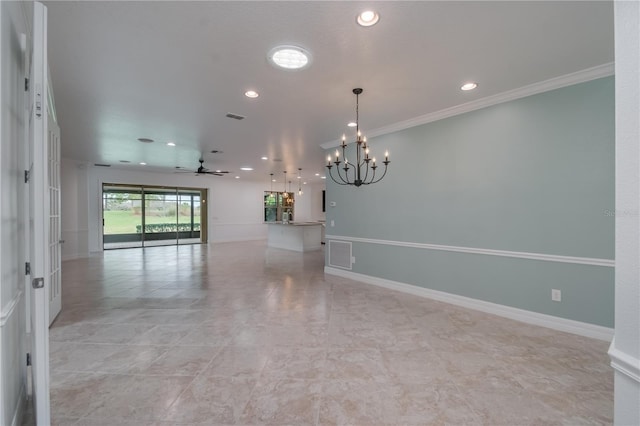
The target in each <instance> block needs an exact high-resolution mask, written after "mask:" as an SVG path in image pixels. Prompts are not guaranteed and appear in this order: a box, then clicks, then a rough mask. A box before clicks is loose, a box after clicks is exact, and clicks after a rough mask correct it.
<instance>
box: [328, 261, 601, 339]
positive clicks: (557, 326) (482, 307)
mask: <svg viewBox="0 0 640 426" xmlns="http://www.w3.org/2000/svg"><path fill="white" fill-rule="evenodd" d="M324 272H325V273H326V274H330V275H337V276H340V277H344V278H350V279H352V280H356V281H360V282H363V283H366V284H371V285H375V286H378V287H384V288H388V289H390V290H396V291H400V292H403V293H408V294H412V295H414V296H419V297H424V298H427V299H433V300H438V301H440V302H445V303H450V304H452V305H457V306H462V307H465V308H469V309H473V310H476V311H481V312H486V313H489V314H493V315H498V316H501V317H504V318H509V319H512V320H516V321H520V322H524V323H527V324H533V325H538V326H542V327H547V328H551V329H554V330H558V331H564V332H567V333H572V334H578V335H580V336H585V337H590V338H593V339H599V340H604V341H611V340H612V339H613V329H612V328H608V327H602V326H599V325H594V324H589V323H584V322H580V321H574V320H570V319H566V318H560V317H554V316H552V315H546V314H541V313H538V312H532V311H526V310H524V309H518V308H513V307H511V306H505V305H499V304H497V303H491V302H485V301H483V300H477V299H472V298H469V297H464V296H458V295H456V294H451V293H445V292H443V291H438V290H432V289H428V288H424V287H418V286H415V285H410V284H405V283H401V282H397V281H391V280H387V279H384V278H377V277H372V276H369V275H364V274H359V273H356V272H350V271H346V270H342V269H337V268H332V267H329V266H325V267H324Z"/></svg>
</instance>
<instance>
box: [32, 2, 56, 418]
mask: <svg viewBox="0 0 640 426" xmlns="http://www.w3.org/2000/svg"><path fill="white" fill-rule="evenodd" d="M32 36H33V43H32V51H31V53H32V57H31V72H30V76H29V98H30V108H29V113H30V114H29V160H30V161H29V171H28V174H29V175H28V186H29V247H30V255H29V262H30V264H31V277H30V278H31V286H30V288H29V291H30V301H31V309H30V317H31V318H30V322H31V341H30V343H31V348H30V354H31V368H32V378H33V379H32V385H33V388H32V389H33V393H32V397H33V404H34V413H35V417H36V423H37V424H38V425H48V424H50V423H51V414H50V400H49V289H50V284H49V280H50V274H49V271H50V266H49V256H48V255H49V244H48V242H49V222H50V218H49V182H48V172H47V169H48V166H49V164H48V163H49V162H48V160H47V151H48V150H47V145H48V143H47V140H48V130H47V128H48V122H47V121H48V119H47V98H46V97H47V93H48V90H47V85H48V81H47V8H46V7H45V6H44V5H42V4H41V3H37V2H36V3H34V5H33V34H32Z"/></svg>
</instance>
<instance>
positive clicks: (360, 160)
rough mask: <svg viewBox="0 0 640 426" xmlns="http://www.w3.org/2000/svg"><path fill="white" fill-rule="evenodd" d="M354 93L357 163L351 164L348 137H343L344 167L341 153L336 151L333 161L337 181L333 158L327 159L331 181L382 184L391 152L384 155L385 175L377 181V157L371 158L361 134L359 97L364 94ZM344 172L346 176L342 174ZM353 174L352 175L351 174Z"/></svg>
mask: <svg viewBox="0 0 640 426" xmlns="http://www.w3.org/2000/svg"><path fill="white" fill-rule="evenodd" d="M353 93H354V94H355V95H356V162H355V164H354V163H349V160H348V159H347V155H346V148H347V143H346V140H347V138H346V136H345V135H342V145H340V146H341V147H342V157H343V158H344V166H343V167H340V164H342V161H341V160H340V151H339V150H338V149H336V159H335V161H333V164H335V166H336V171H337V175H338V176H337V179H336V178H335V177H334V176H333V174H332V173H331V172H332V170H331V169H332V168H333V164H331V163H332V161H331V156H330V155H329V156H328V157H327V169H329V176H331V179H332V180H333V181H334V182H335V183H337V184H338V185H353V186H356V187H358V186H360V185H370V184H372V183H376V182H380V181H381V180H382V178H383V177H384V176H385V175H386V174H387V166H388V165H389V163H390V162H391V161H389V152H385V153H384V161H383V162H382V164H384V173H383V174H382V176H380V177H379V178H378V179H376V169H377V168H378V166H377V165H376V159H375V157H373V158H371V157H369V146H368V145H367V138H366V137H364V136H362V133H361V132H360V125H359V116H358V97H359V96H360V94H361V93H362V89H361V88H355V89H353ZM369 169H371V176H369ZM341 170H343V171H344V175H343V173H342V172H341ZM350 172H351V173H350Z"/></svg>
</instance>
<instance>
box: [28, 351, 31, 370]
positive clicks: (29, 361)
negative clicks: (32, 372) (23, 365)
mask: <svg viewBox="0 0 640 426" xmlns="http://www.w3.org/2000/svg"><path fill="white" fill-rule="evenodd" d="M30 365H31V354H30V353H29V352H27V367H28V366H30Z"/></svg>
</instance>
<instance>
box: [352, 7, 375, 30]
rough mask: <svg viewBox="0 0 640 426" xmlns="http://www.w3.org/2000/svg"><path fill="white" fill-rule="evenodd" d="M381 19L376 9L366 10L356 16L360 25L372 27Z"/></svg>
mask: <svg viewBox="0 0 640 426" xmlns="http://www.w3.org/2000/svg"><path fill="white" fill-rule="evenodd" d="M379 20H380V15H378V13H377V12H376V11H374V10H365V11H364V12H362V13H361V14H360V15H358V17H357V18H356V22H357V23H358V25H360V26H362V27H370V26H372V25H375V24H377V23H378V21H379Z"/></svg>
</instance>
